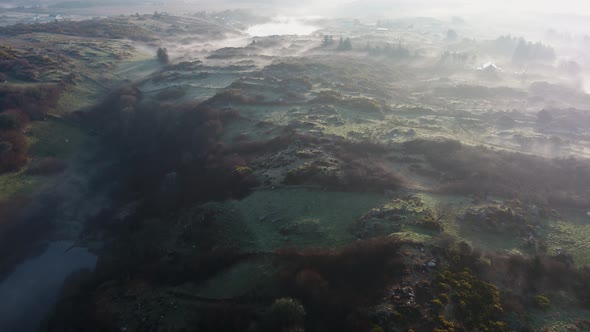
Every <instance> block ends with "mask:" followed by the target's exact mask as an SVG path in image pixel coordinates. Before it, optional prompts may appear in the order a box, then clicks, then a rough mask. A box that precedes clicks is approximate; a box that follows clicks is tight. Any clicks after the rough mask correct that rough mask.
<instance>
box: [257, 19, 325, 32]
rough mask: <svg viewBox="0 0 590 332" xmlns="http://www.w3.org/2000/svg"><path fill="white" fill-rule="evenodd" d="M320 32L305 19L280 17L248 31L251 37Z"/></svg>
mask: <svg viewBox="0 0 590 332" xmlns="http://www.w3.org/2000/svg"><path fill="white" fill-rule="evenodd" d="M316 30H318V27H316V26H313V25H311V24H309V23H308V22H307V20H305V19H301V18H294V17H279V18H275V19H274V20H272V21H271V22H268V23H263V24H257V25H254V26H251V27H250V28H248V29H247V30H246V33H248V34H249V35H251V36H258V37H264V36H273V35H309V34H312V33H313V32H314V31H316Z"/></svg>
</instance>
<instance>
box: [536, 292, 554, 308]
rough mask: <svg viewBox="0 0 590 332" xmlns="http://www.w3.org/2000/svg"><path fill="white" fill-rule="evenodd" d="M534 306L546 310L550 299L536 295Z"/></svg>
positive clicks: (549, 304)
mask: <svg viewBox="0 0 590 332" xmlns="http://www.w3.org/2000/svg"><path fill="white" fill-rule="evenodd" d="M534 301H535V306H536V307H537V308H539V309H541V310H547V309H549V307H550V306H551V301H549V299H548V298H547V297H545V296H543V295H537V296H535V298H534Z"/></svg>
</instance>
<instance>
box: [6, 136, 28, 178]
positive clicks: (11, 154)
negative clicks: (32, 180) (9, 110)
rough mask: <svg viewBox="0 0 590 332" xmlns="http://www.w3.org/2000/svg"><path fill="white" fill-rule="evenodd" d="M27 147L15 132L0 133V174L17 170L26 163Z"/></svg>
mask: <svg viewBox="0 0 590 332" xmlns="http://www.w3.org/2000/svg"><path fill="white" fill-rule="evenodd" d="M28 150H29V146H28V144H27V140H26V138H25V136H24V135H23V134H22V133H21V132H19V131H16V130H11V131H5V132H0V174H1V173H4V172H13V171H17V170H19V169H20V168H21V167H23V166H24V165H25V164H26V163H27V152H28Z"/></svg>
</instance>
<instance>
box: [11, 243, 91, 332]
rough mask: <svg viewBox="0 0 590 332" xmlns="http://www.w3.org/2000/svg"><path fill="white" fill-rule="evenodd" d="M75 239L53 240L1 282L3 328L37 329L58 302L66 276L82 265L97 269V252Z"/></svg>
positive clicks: (27, 330) (22, 331)
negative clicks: (78, 244)
mask: <svg viewBox="0 0 590 332" xmlns="http://www.w3.org/2000/svg"><path fill="white" fill-rule="evenodd" d="M71 245H72V243H71V242H53V243H51V244H49V246H48V247H47V250H45V252H44V253H43V254H41V255H40V256H37V257H35V258H31V259H29V260H27V261H25V262H23V263H22V264H21V265H19V266H17V267H16V269H15V270H14V272H13V273H12V274H11V275H10V276H8V277H7V278H6V279H5V280H3V281H2V282H1V283H0V331H7V332H8V331H19V332H29V331H30V332H33V331H37V328H38V326H39V323H40V322H41V320H42V319H43V318H44V317H45V315H47V314H48V313H49V312H50V310H51V309H52V308H53V306H54V305H55V302H56V301H57V297H58V295H59V291H60V290H61V287H62V285H63V282H64V281H65V279H66V277H67V276H68V275H69V274H70V273H72V272H74V271H77V270H79V269H83V268H89V269H94V267H95V265H96V256H95V255H93V254H91V253H90V252H88V251H87V250H86V249H82V248H73V249H72V250H70V251H68V252H65V250H67V249H68V248H69V247H70V246H71Z"/></svg>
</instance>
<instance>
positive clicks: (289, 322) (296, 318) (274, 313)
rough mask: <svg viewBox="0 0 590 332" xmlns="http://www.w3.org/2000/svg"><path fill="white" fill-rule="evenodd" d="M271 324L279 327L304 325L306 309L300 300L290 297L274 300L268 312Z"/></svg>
mask: <svg viewBox="0 0 590 332" xmlns="http://www.w3.org/2000/svg"><path fill="white" fill-rule="evenodd" d="M268 318H269V321H270V323H271V325H272V326H273V327H274V328H277V329H286V328H293V327H300V326H303V323H304V319H305V309H304V308H303V305H301V303H299V301H297V300H294V299H292V298H289V297H285V298H280V299H277V300H275V301H274V303H273V304H272V306H271V307H270V310H269V312H268Z"/></svg>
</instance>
